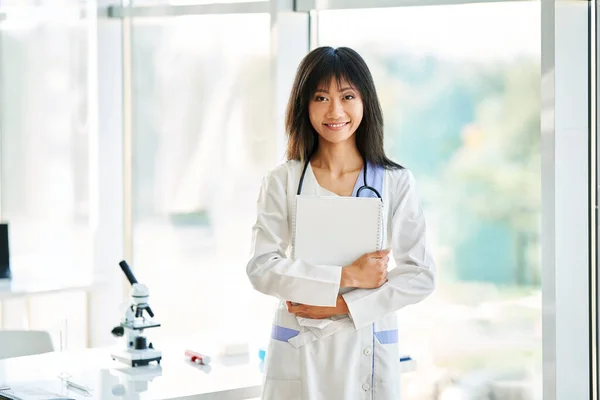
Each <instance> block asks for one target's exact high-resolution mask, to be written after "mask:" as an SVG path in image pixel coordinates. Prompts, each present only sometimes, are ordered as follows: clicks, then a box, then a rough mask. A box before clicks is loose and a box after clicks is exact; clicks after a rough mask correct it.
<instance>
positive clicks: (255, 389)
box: [0, 347, 262, 400]
mask: <svg viewBox="0 0 600 400" xmlns="http://www.w3.org/2000/svg"><path fill="white" fill-rule="evenodd" d="M184 351H185V348H184V347H181V348H171V349H169V350H166V351H163V359H162V361H161V364H160V366H158V365H157V364H156V363H152V364H151V365H150V366H148V367H136V368H131V367H127V366H126V365H125V364H121V363H119V362H116V361H113V360H112V358H111V356H110V353H111V349H110V348H99V349H86V350H80V351H70V352H65V353H57V352H54V353H47V354H41V355H36V356H28V357H19V358H12V359H6V360H0V386H2V385H3V384H4V385H8V386H13V387H14V386H16V385H19V384H26V385H27V386H30V387H39V388H43V389H45V390H50V391H52V392H54V393H57V394H60V395H63V396H68V397H71V398H75V399H161V400H162V399H220V400H228V399H232V400H233V399H249V398H256V397H259V396H260V393H261V385H262V373H261V371H260V368H259V359H258V356H257V355H255V356H252V355H250V356H246V357H225V356H223V357H213V361H212V362H211V364H210V368H207V367H205V366H201V365H197V364H193V363H191V362H189V361H187V360H185V358H184ZM65 373H66V374H68V375H71V378H70V379H72V380H73V381H74V382H75V383H78V384H83V385H84V386H86V387H88V388H89V389H91V390H90V393H91V394H92V395H91V396H90V395H87V396H86V395H85V394H84V393H83V392H81V391H79V390H76V389H68V388H67V385H66V383H64V382H63V381H61V379H59V378H58V377H59V375H61V374H63V375H64V374H65Z"/></svg>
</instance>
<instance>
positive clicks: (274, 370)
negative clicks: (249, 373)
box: [265, 339, 302, 380]
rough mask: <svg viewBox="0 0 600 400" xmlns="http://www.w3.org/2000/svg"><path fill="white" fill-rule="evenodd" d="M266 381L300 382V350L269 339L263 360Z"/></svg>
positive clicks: (285, 343)
mask: <svg viewBox="0 0 600 400" xmlns="http://www.w3.org/2000/svg"><path fill="white" fill-rule="evenodd" d="M265 376H266V379H267V380H269V379H274V380H300V378H301V376H302V375H301V370H300V349H299V348H296V347H294V346H292V345H291V344H289V343H288V342H284V341H280V340H275V339H271V341H270V342H269V348H268V349H267V354H266V360H265Z"/></svg>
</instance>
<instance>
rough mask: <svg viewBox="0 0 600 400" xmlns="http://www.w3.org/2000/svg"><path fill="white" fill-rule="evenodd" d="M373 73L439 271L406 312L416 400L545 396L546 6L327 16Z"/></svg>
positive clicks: (321, 21) (326, 32)
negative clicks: (432, 288) (431, 287)
mask: <svg viewBox="0 0 600 400" xmlns="http://www.w3.org/2000/svg"><path fill="white" fill-rule="evenodd" d="M318 40H319V45H332V46H349V47H352V48H354V49H356V50H357V51H358V52H359V53H361V54H362V55H363V56H364V58H365V59H366V61H367V63H368V64H369V66H370V68H371V70H372V72H373V75H374V78H375V83H376V85H377V88H378V90H379V96H380V100H381V102H382V106H383V109H384V116H385V132H386V147H387V151H388V154H389V155H390V156H392V157H393V158H394V159H395V160H397V161H398V162H400V163H401V164H403V165H404V166H406V167H407V168H409V169H411V170H412V171H413V172H414V174H415V176H416V178H417V183H418V185H419V188H420V192H421V195H422V199H423V203H424V208H425V212H426V215H427V218H428V223H429V226H430V235H431V237H430V240H431V242H432V245H433V247H434V251H435V256H436V261H437V263H438V268H439V281H438V282H439V284H438V289H437V291H436V293H435V294H434V295H433V296H432V297H431V298H429V299H428V300H426V301H425V302H423V303H421V304H419V305H416V306H412V307H408V308H406V309H405V310H402V311H401V312H400V313H399V317H400V326H401V347H402V350H403V351H404V352H406V353H409V354H410V355H411V356H413V357H414V358H415V359H416V360H417V364H418V368H417V371H416V372H413V373H410V374H406V375H404V376H403V394H404V395H405V396H406V398H408V399H434V398H435V399H479V398H495V399H508V398H541V388H542V383H541V370H542V347H541V343H542V342H541V332H542V328H541V320H542V312H541V286H540V275H541V274H540V212H541V210H540V209H541V201H540V182H541V176H540V147H539V143H540V126H539V124H540V96H539V93H540V4H539V3H538V2H518V3H511V2H507V3H496V4H495V3H490V4H469V5H451V6H436V7H403V8H397V9H372V10H347V11H323V12H319V14H318Z"/></svg>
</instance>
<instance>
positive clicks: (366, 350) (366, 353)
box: [363, 347, 371, 356]
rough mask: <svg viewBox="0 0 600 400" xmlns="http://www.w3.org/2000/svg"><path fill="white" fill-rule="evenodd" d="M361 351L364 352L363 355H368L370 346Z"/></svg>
mask: <svg viewBox="0 0 600 400" xmlns="http://www.w3.org/2000/svg"><path fill="white" fill-rule="evenodd" d="M363 353H365V355H366V356H368V355H369V354H371V348H370V347H365V349H364V350H363Z"/></svg>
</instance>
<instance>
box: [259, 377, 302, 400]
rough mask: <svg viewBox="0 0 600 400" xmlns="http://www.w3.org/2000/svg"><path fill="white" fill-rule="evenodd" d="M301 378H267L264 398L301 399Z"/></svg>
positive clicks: (269, 399) (275, 399)
mask: <svg viewBox="0 0 600 400" xmlns="http://www.w3.org/2000/svg"><path fill="white" fill-rule="evenodd" d="M301 399H302V387H301V384H300V381H299V380H282V379H270V378H266V379H265V385H264V387H263V393H262V400H301Z"/></svg>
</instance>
